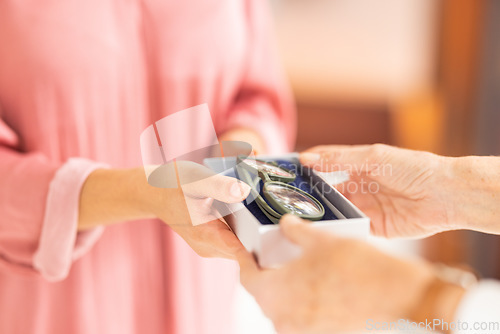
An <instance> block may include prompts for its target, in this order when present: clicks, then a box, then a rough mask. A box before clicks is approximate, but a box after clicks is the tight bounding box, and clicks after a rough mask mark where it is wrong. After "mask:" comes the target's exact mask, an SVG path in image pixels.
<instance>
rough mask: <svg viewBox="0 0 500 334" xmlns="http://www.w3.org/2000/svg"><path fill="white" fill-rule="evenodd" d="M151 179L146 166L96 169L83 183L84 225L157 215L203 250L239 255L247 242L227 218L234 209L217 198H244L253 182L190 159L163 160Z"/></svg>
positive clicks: (209, 254) (229, 200) (234, 200)
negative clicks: (221, 207)
mask: <svg viewBox="0 0 500 334" xmlns="http://www.w3.org/2000/svg"><path fill="white" fill-rule="evenodd" d="M149 180H150V183H152V184H153V185H155V186H153V185H150V184H148V181H147V180H146V177H145V174H144V169H143V168H134V169H126V170H116V169H110V170H105V169H102V170H96V171H94V172H93V173H92V174H91V175H90V176H89V177H88V179H87V181H86V183H85V184H84V187H83V189H82V194H81V198H80V220H79V227H80V229H82V230H83V229H86V228H91V227H93V226H97V225H106V224H111V223H116V222H120V221H126V220H133V219H143V218H156V217H157V218H160V219H161V220H163V221H164V222H165V223H166V224H167V225H169V226H170V227H171V228H172V229H173V230H174V231H175V232H177V233H178V234H179V235H180V236H181V237H182V238H183V239H184V240H185V241H186V242H187V243H188V244H189V245H190V246H191V247H192V248H193V249H194V250H195V251H196V252H197V253H198V254H199V255H200V256H203V257H225V258H234V254H235V253H236V252H237V251H238V250H240V249H241V247H242V245H241V243H240V241H239V240H238V238H237V237H236V236H235V235H234V233H233V232H232V231H231V230H230V228H229V227H228V226H227V224H226V223H225V222H224V219H223V218H222V215H224V214H226V213H228V212H229V211H228V212H225V213H224V212H223V213H222V215H221V213H219V212H218V211H217V210H216V209H215V208H214V206H213V204H214V200H218V201H220V202H223V203H238V202H241V201H243V200H244V199H245V198H246V197H247V196H248V194H249V192H250V188H249V186H248V185H246V184H244V183H241V182H239V181H238V180H237V179H235V178H231V177H226V176H222V175H218V174H214V173H213V172H211V171H209V170H208V169H207V168H205V167H203V166H201V165H197V164H195V163H191V162H178V163H176V164H174V163H172V164H168V165H163V166H161V167H159V168H157V169H156V170H155V172H154V175H151V176H150V178H149ZM156 181H158V182H156ZM177 182H180V184H181V186H177Z"/></svg>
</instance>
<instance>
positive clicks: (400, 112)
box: [271, 0, 500, 278]
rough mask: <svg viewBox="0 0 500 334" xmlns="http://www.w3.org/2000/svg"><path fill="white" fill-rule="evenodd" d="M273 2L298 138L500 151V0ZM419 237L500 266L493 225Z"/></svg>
mask: <svg viewBox="0 0 500 334" xmlns="http://www.w3.org/2000/svg"><path fill="white" fill-rule="evenodd" d="M271 3H272V5H273V10H274V16H275V27H276V36H277V40H278V47H279V51H280V54H281V57H282V60H283V64H284V66H285V69H286V72H287V75H288V77H289V80H290V82H291V85H292V87H293V90H294V93H295V98H296V103H297V108H298V113H299V131H298V140H297V150H302V149H305V148H307V147H310V146H313V145H318V144H326V143H331V144H370V143H386V144H391V145H396V146H400V147H406V148H411V149H421V150H428V151H432V152H435V153H439V154H444V155H452V156H458V155H471V154H480V155H499V154H500V1H497V0H405V1H401V0H378V1H370V0H307V1H306V0H274V1H271ZM499 172H500V171H499ZM417 248H418V251H419V253H421V254H422V255H423V256H425V257H426V258H428V259H430V260H432V261H440V262H445V263H449V264H463V263H466V264H469V265H470V266H472V267H473V268H475V269H476V270H477V271H479V272H480V273H481V274H482V275H483V276H485V277H497V278H500V237H492V236H485V235H482V234H480V233H474V232H464V231H458V232H450V233H443V234H440V235H437V236H435V237H433V238H430V239H429V240H426V241H425V242H422V243H421V244H419V247H417ZM412 249H415V248H414V247H412Z"/></svg>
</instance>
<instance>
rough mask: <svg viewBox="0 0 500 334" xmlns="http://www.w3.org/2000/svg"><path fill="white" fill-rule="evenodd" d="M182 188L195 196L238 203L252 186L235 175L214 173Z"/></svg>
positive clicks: (245, 196)
mask: <svg viewBox="0 0 500 334" xmlns="http://www.w3.org/2000/svg"><path fill="white" fill-rule="evenodd" d="M182 190H183V191H184V192H185V193H186V194H187V195H189V196H193V197H200V198H203V197H210V198H213V199H216V200H218V201H221V202H224V203H238V202H241V201H243V200H244V199H245V198H247V196H248V194H249V193H250V186H249V185H247V184H246V183H244V182H241V181H239V180H238V179H236V178H234V177H229V176H223V175H219V174H214V175H211V176H209V177H207V178H204V179H202V180H199V181H196V182H192V183H189V184H185V185H183V186H182Z"/></svg>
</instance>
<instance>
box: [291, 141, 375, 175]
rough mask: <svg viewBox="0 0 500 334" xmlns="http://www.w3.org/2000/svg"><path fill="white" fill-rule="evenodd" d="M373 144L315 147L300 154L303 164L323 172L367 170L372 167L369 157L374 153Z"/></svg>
mask: <svg viewBox="0 0 500 334" xmlns="http://www.w3.org/2000/svg"><path fill="white" fill-rule="evenodd" d="M373 150H374V146H373V145H359V146H346V145H331V146H317V147H313V148H311V149H309V150H307V151H305V152H302V153H301V154H300V162H301V164H302V165H304V166H307V167H311V168H314V169H316V170H319V171H322V172H332V171H339V170H348V171H349V172H352V171H353V170H354V171H356V172H367V171H369V169H370V168H371V164H370V163H369V157H370V155H371V154H372V153H373Z"/></svg>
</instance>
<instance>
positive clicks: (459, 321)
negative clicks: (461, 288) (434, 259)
mask: <svg viewBox="0 0 500 334" xmlns="http://www.w3.org/2000/svg"><path fill="white" fill-rule="evenodd" d="M454 325H456V328H455V329H454V330H453V331H452V332H453V334H483V333H484V334H499V333H500V282H499V281H494V280H483V281H480V282H479V284H477V285H476V286H474V287H473V288H471V289H470V290H468V291H467V292H466V294H465V295H464V297H463V299H462V301H461V302H460V304H459V306H458V309H457V312H456V314H455V321H454Z"/></svg>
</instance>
